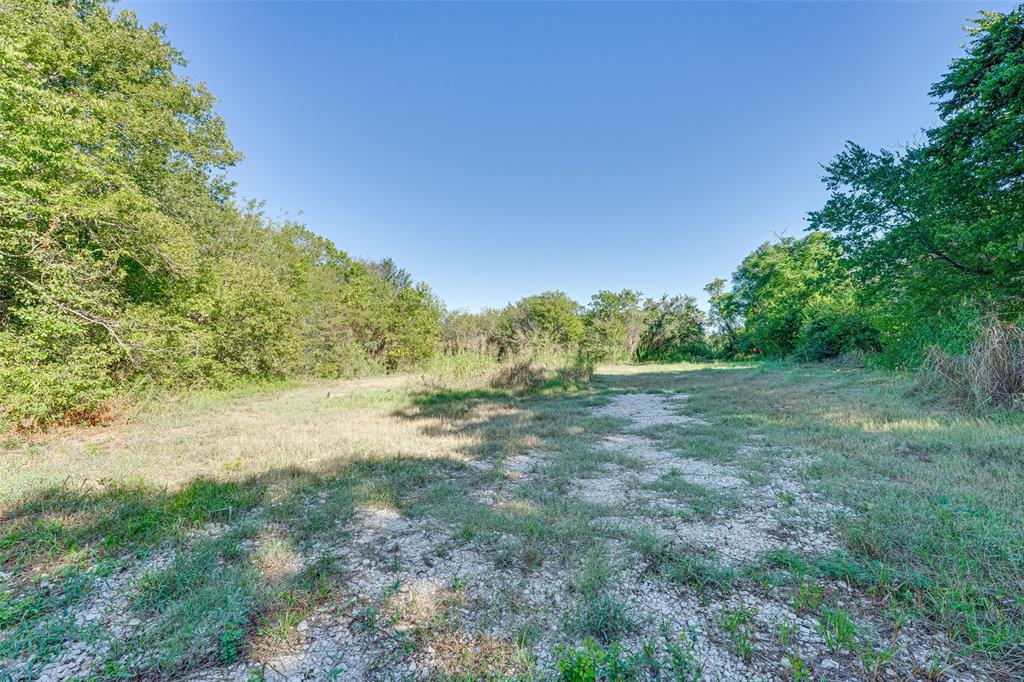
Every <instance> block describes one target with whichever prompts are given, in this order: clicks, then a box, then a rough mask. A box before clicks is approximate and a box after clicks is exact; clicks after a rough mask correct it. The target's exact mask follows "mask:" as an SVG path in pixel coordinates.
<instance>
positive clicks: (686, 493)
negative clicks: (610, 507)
mask: <svg viewBox="0 0 1024 682" xmlns="http://www.w3.org/2000/svg"><path fill="white" fill-rule="evenodd" d="M648 487H649V488H651V489H652V490H657V491H659V492H663V493H670V494H671V495H672V496H673V497H674V498H675V499H676V500H677V501H679V502H681V503H684V504H687V505H688V506H689V508H690V514H688V515H687V516H688V517H690V518H697V519H708V518H711V517H712V516H715V515H716V514H719V513H722V512H726V511H729V510H731V509H735V508H736V507H738V506H739V503H740V501H739V499H738V498H737V496H736V495H734V494H728V493H724V492H721V491H718V490H712V489H710V488H708V487H706V486H702V485H699V484H697V483H691V482H690V481H688V480H686V478H685V477H684V476H683V475H682V474H681V473H679V471H678V470H676V469H673V470H672V471H670V472H669V473H667V474H665V475H664V476H662V477H661V478H659V479H658V480H656V481H654V482H653V483H651V484H649V486H648Z"/></svg>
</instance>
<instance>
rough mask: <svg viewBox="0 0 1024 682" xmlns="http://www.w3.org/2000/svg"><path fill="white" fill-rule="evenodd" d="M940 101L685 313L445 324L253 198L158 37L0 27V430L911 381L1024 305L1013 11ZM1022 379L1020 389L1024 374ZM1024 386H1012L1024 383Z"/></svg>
mask: <svg viewBox="0 0 1024 682" xmlns="http://www.w3.org/2000/svg"><path fill="white" fill-rule="evenodd" d="M969 39H970V42H969V44H968V45H967V47H966V49H965V52H964V54H963V55H961V56H960V57H958V58H957V59H955V60H954V61H953V62H952V64H951V66H950V67H949V69H948V71H947V72H946V73H945V74H943V75H942V77H941V78H940V79H939V80H938V81H937V82H936V83H935V84H934V85H933V86H932V88H931V90H930V92H931V95H932V96H933V97H934V98H935V99H936V102H937V105H938V111H939V115H940V123H939V124H938V125H937V126H935V127H933V128H930V129H928V130H926V131H925V132H924V138H923V140H922V141H921V142H919V143H916V144H914V145H911V146H909V147H907V148H905V149H901V150H898V151H892V150H884V149H883V150H879V151H870V150H867V149H865V148H863V147H861V146H859V145H857V144H855V143H852V142H851V143H848V144H847V146H846V148H845V149H844V150H843V151H842V153H840V154H839V155H837V156H836V157H835V158H834V159H833V160H832V161H831V162H829V163H828V164H827V165H826V166H825V174H824V182H825V184H826V186H827V188H828V190H829V193H830V196H829V199H828V201H827V202H826V204H825V205H824V206H823V207H821V208H820V209H819V210H816V211H812V212H811V213H810V215H809V231H808V233H807V234H806V235H804V236H802V237H785V238H781V239H778V240H776V241H774V242H769V243H765V244H763V245H761V246H760V247H758V248H757V249H756V250H755V251H754V252H752V253H751V254H750V255H748V256H747V257H746V258H745V259H744V260H743V261H742V263H740V264H739V266H738V267H737V268H736V270H735V271H734V272H733V273H732V275H731V277H730V278H729V280H728V281H727V280H725V279H716V280H715V281H713V282H711V283H709V284H708V285H707V287H705V292H706V293H707V296H708V309H707V311H702V310H701V309H700V308H699V307H698V305H697V302H696V300H695V299H694V298H693V297H692V296H687V295H676V296H663V297H660V298H647V297H645V296H644V295H642V294H641V293H640V292H638V291H633V290H628V289H627V290H623V291H619V292H612V291H601V292H598V293H596V294H594V295H593V296H592V297H591V300H590V301H589V302H587V303H586V304H584V305H581V304H579V303H577V302H576V301H573V300H572V299H571V298H570V297H569V296H567V295H566V294H564V293H562V292H558V291H551V292H544V293H540V294H537V295H535V296H528V297H526V298H524V299H522V300H520V301H518V302H516V303H513V304H510V305H508V306H506V307H505V308H503V309H500V310H485V311H482V312H480V313H466V312H459V311H448V310H446V309H445V306H444V305H443V303H442V302H441V301H440V300H438V298H437V297H436V296H435V295H434V294H433V293H432V292H431V290H430V288H429V287H428V286H427V285H426V284H423V283H417V282H416V281H414V279H413V278H412V277H411V276H410V274H409V273H408V272H406V271H405V270H403V269H402V268H401V267H399V266H397V265H396V264H395V263H394V262H392V261H391V260H390V259H383V260H380V261H365V260H359V259H355V258H352V257H351V256H349V255H348V254H346V253H345V252H344V251H342V250H340V249H338V248H337V247H336V246H335V245H334V244H333V243H331V241H329V240H327V239H325V238H323V237H320V236H318V235H316V234H314V233H312V232H310V231H309V230H307V229H306V228H305V227H303V226H302V225H300V224H298V223H295V222H288V221H285V222H280V221H274V220H271V219H269V218H267V217H266V216H265V215H264V214H263V213H262V212H261V210H260V206H259V205H257V204H246V205H241V204H240V203H239V201H238V200H237V199H236V197H235V195H234V191H233V186H232V184H231V183H230V182H229V181H228V180H227V177H226V173H227V171H228V170H229V169H230V168H231V167H232V166H233V165H234V164H236V163H237V162H238V161H239V160H240V159H241V154H240V153H239V152H238V151H237V150H236V149H235V148H234V147H233V145H232V144H231V142H230V140H229V139H228V137H227V134H226V127H225V124H224V121H223V120H222V119H221V118H220V117H219V116H218V115H217V114H216V112H215V111H214V103H215V100H214V98H213V95H212V94H211V93H210V92H209V91H208V90H207V89H206V87H205V86H204V85H202V84H199V83H194V82H192V81H191V80H189V78H188V77H187V76H186V75H184V74H183V73H182V71H183V68H184V66H185V60H184V58H183V56H182V54H181V53H180V52H178V51H177V50H175V49H174V47H173V46H171V45H170V44H169V42H168V41H167V39H166V37H165V34H164V31H163V29H162V28H161V27H159V26H156V25H154V26H143V25H141V24H140V23H139V22H138V20H137V19H136V17H135V16H134V15H133V14H132V13H131V12H116V13H115V12H114V11H113V10H112V8H111V5H110V4H108V3H106V2H102V1H99V2H97V1H94V0H77V1H75V0H67V1H47V0H23V1H21V2H16V3H5V4H4V6H3V11H0V424H4V425H10V424H18V423H20V424H22V425H28V426H31V425H35V424H42V423H46V422H48V421H53V420H55V419H90V418H93V417H94V416H95V415H96V414H97V413H98V411H101V410H102V409H103V407H104V405H106V404H108V401H109V400H110V399H112V398H115V397H117V396H120V395H125V394H128V393H131V392H132V391H136V390H141V389H149V388H153V389H158V390H166V389H173V388H178V387H186V386H189V387H191V386H225V385H229V384H231V383H232V382H235V381H238V380H240V379H245V378H247V377H252V378H266V377H274V376H316V377H325V378H333V377H344V376H352V375H356V374H362V373H370V372H384V371H395V370H402V369H407V368H411V367H416V366H420V365H422V364H423V363H424V362H426V361H428V360H430V358H431V357H433V356H434V355H436V354H438V353H461V352H475V353H482V354H488V355H491V356H494V357H497V358H510V357H517V356H521V355H523V354H524V353H530V352H532V351H533V350H535V349H537V348H540V347H554V348H557V349H561V350H568V351H571V352H573V353H576V354H578V355H579V356H580V357H583V358H585V360H586V361H588V362H595V361H632V362H645V361H675V360H682V359H700V358H711V357H719V358H743V357H748V358H749V357H795V358H798V359H803V360H823V359H828V358H834V357H838V356H857V357H860V358H867V357H870V358H874V359H875V360H874V361H877V362H879V363H881V364H885V365H889V366H914V365H917V364H920V363H921V362H922V361H923V359H924V358H925V357H926V355H927V354H928V352H929V349H931V348H941V349H943V350H944V351H945V352H947V353H950V354H954V355H955V354H957V353H963V352H965V351H966V350H967V349H968V347H969V346H970V344H971V343H972V341H973V339H974V338H976V336H977V334H978V329H979V327H980V326H981V325H982V323H983V322H985V321H989V322H991V321H992V320H999V321H1002V322H1004V323H1010V324H1012V323H1016V322H1018V321H1019V320H1020V318H1021V314H1022V312H1024V294H1022V292H1024V67H1022V66H1021V65H1022V64H1024V9H1022V8H1021V7H1018V8H1017V9H1015V10H1013V11H1011V12H1007V13H997V12H983V13H982V14H981V15H980V16H979V17H978V18H977V19H976V20H975V21H974V23H973V24H972V26H971V27H970V28H969ZM1020 374H1021V376H1022V377H1024V370H1022V371H1021V372H1020ZM1022 381H1024V379H1022Z"/></svg>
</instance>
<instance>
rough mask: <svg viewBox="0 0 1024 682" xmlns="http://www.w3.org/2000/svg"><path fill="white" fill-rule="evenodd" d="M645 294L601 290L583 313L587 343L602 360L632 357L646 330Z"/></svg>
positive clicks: (631, 291)
mask: <svg viewBox="0 0 1024 682" xmlns="http://www.w3.org/2000/svg"><path fill="white" fill-rule="evenodd" d="M644 320H645V312H644V308H643V294H641V293H640V292H639V291H633V290H631V289H623V290H622V291H618V292H615V291H599V292H597V293H596V294H594V295H593V296H591V297H590V305H588V306H587V309H586V312H585V313H584V316H583V321H584V325H585V339H586V345H587V346H588V348H589V350H590V351H592V353H593V355H594V357H596V358H598V359H600V360H626V361H629V360H632V359H634V356H635V354H636V349H637V347H638V346H639V345H640V339H641V335H642V334H643V330H644Z"/></svg>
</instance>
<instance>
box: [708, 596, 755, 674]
mask: <svg viewBox="0 0 1024 682" xmlns="http://www.w3.org/2000/svg"><path fill="white" fill-rule="evenodd" d="M756 616H757V609H754V608H751V607H748V606H738V607H736V608H723V609H722V611H721V613H719V614H718V625H719V627H720V628H722V630H723V631H724V632H725V633H726V634H727V635H728V636H729V642H730V644H731V645H732V648H733V651H734V652H735V653H736V655H737V656H739V657H740V658H742V659H743V661H744V662H745V663H749V662H750V660H751V659H752V658H753V656H754V637H753V631H754V623H755V620H754V618H755V617H756Z"/></svg>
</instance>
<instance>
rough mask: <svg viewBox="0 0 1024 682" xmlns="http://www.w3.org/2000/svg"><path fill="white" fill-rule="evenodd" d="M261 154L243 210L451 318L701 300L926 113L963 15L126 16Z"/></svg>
mask: <svg viewBox="0 0 1024 682" xmlns="http://www.w3.org/2000/svg"><path fill="white" fill-rule="evenodd" d="M122 7H129V8H132V9H134V10H136V11H137V12H138V14H139V16H140V18H141V19H142V20H143V21H144V22H146V23H149V22H154V21H158V22H160V23H163V24H165V25H166V26H167V28H168V36H169V38H170V40H171V42H172V43H173V44H174V45H175V46H177V47H178V48H179V49H181V50H183V51H184V52H185V55H186V57H187V58H188V59H189V61H190V64H189V67H188V73H189V75H190V76H191V77H192V78H193V79H195V80H200V81H205V82H207V83H208V84H209V86H210V88H211V89H212V91H213V92H214V93H215V94H216V95H217V96H218V97H219V98H220V100H221V102H220V104H219V105H218V111H219V112H220V113H221V114H222V115H223V116H224V118H225V119H226V121H227V123H228V130H229V134H230V135H231V137H232V139H233V140H234V142H235V144H236V145H237V146H238V147H239V148H240V149H241V150H242V151H243V152H244V153H245V154H246V160H245V161H244V162H243V163H242V164H241V165H240V166H239V167H238V168H237V169H235V170H234V171H233V172H232V177H233V178H234V179H235V180H236V181H237V182H238V188H239V193H240V195H241V196H242V197H246V198H258V199H264V200H266V202H267V209H268V213H269V214H270V215H271V216H275V217H292V218H298V219H300V220H302V221H303V222H305V223H306V224H307V225H308V226H309V227H310V228H311V229H312V230H314V231H316V232H319V233H321V234H323V235H326V236H328V237H330V238H331V239H333V240H334V241H335V243H336V244H337V245H338V246H339V247H340V248H342V249H344V250H346V251H348V252H349V253H350V254H352V255H354V256H358V257H366V258H380V257H384V256H391V257H393V258H394V259H395V260H396V261H397V262H398V263H399V264H400V265H402V266H404V267H406V268H407V269H408V270H410V271H411V272H412V273H413V275H414V276H415V277H416V278H417V279H420V280H424V281H426V282H428V283H429V284H430V285H431V286H432V287H433V288H434V290H435V291H436V292H437V293H438V294H439V295H440V296H441V297H442V298H443V299H444V300H445V301H446V302H447V303H448V304H449V305H450V306H451V307H455V308H461V307H465V308H470V309H476V308H479V307H481V306H500V305H503V304H504V303H506V302H508V301H510V300H515V299H518V298H520V297H522V296H524V295H527V294H530V293H536V292H539V291H542V290H546V289H562V290H564V291H566V292H568V293H569V294H570V295H571V296H573V297H574V298H576V299H577V300H579V301H581V302H586V301H587V300H588V299H589V296H590V294H592V293H593V292H595V291H597V290H598V289H620V288H624V287H628V288H633V289H640V290H642V291H643V292H644V293H646V294H648V295H660V294H662V293H690V294H694V295H698V297H699V298H700V299H701V300H704V297H703V295H702V294H701V288H702V287H703V285H704V284H705V283H706V282H708V281H710V280H711V279H713V278H714V277H716V276H728V275H729V273H730V272H731V271H732V270H733V268H734V267H735V266H736V264H737V263H738V262H739V261H740V260H741V259H742V258H743V256H744V255H746V254H747V253H748V252H749V251H750V250H752V249H753V248H755V247H756V246H757V245H758V244H760V243H761V242H762V241H764V240H766V239H769V238H771V237H772V235H773V234H774V233H780V232H783V231H785V232H786V233H787V234H799V233H800V232H801V231H802V230H803V229H804V226H805V223H804V220H805V216H806V213H807V211H809V210H812V209H815V208H817V207H819V206H820V205H821V204H822V202H823V200H824V196H825V192H824V188H823V187H822V185H821V183H820V180H819V178H820V176H821V167H820V166H821V164H822V163H824V162H826V161H827V160H828V159H829V158H830V157H831V156H832V155H833V154H835V153H836V152H837V151H839V150H840V148H841V147H842V145H843V142H844V141H845V140H847V139H852V140H855V141H858V142H860V143H862V144H865V145H867V146H869V147H877V146H894V145H898V144H901V143H906V142H908V141H911V140H913V139H914V138H915V137H916V136H919V130H920V129H921V128H922V127H925V126H928V125H931V124H932V123H934V122H935V120H936V115H935V112H934V108H933V106H932V103H931V102H930V100H929V97H928V94H927V91H928V88H929V84H930V83H931V82H933V81H934V80H936V79H937V78H938V77H939V75H940V74H941V73H942V72H943V71H944V69H945V67H946V65H947V64H948V62H949V60H950V59H951V58H953V57H954V56H956V55H957V54H958V53H959V51H960V45H962V43H963V42H964V34H963V32H962V31H961V30H960V26H961V25H962V24H963V23H964V20H965V19H966V18H968V17H970V16H974V15H975V14H976V10H977V9H980V8H986V9H1008V8H1009V7H1010V5H1009V4H1005V3H996V2H987V3H986V4H983V5H979V4H973V3H970V4H954V3H941V4H932V3H904V4H882V3H851V4H837V3H828V4H812V3H801V4H779V3H756V4H740V3H714V4H691V3H679V4H675V3H651V4H638V3H595V4H589V3H561V4H541V3H480V4H470V3H445V4H434V3H413V4H397V3H359V4H355V3H353V4H343V3H297V2H281V3H267V2H264V3H241V2H235V3H228V2H224V3H208V2H179V3H171V2H145V3H143V2H130V3H125V4H123V5H122Z"/></svg>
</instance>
